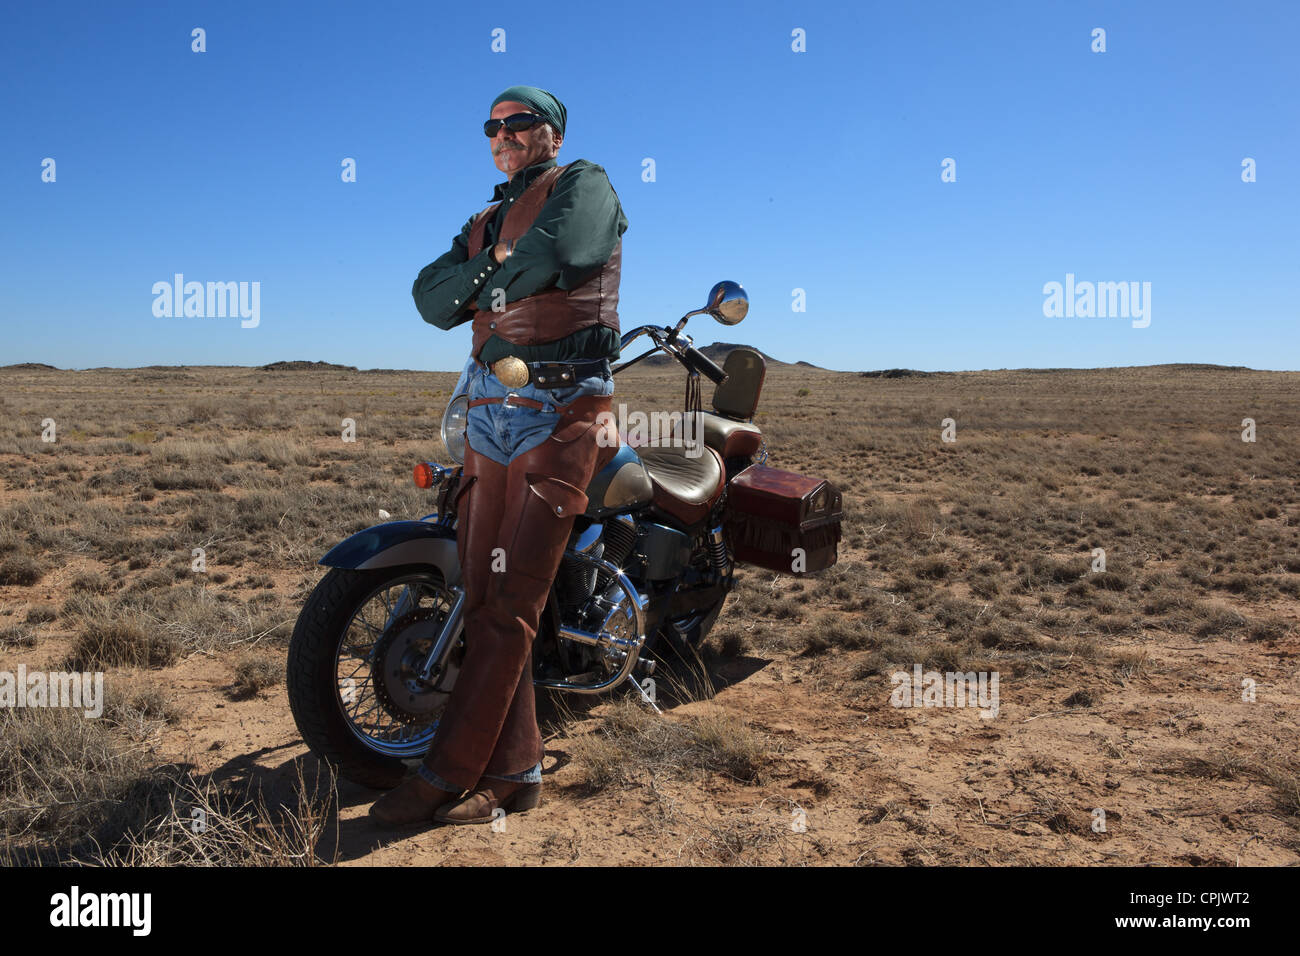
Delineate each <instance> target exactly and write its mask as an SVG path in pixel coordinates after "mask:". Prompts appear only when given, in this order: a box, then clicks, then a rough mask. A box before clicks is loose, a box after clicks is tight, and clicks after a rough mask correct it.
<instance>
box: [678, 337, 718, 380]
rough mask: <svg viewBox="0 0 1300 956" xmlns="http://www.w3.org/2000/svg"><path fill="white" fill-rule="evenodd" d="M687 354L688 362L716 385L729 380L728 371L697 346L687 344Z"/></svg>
mask: <svg viewBox="0 0 1300 956" xmlns="http://www.w3.org/2000/svg"><path fill="white" fill-rule="evenodd" d="M685 354H686V361H687V363H688V364H689V365H690V366H691V367H692V368H693V369H695V370H696V371H697V372H699V373H700V374H702V375H703V376H704V377H705V378H707V379H709V380H710V381H712V382H713V384H714V385H721V384H722V383H723V382H725V381H726V380H727V373H726V372H724V371H723V370H722V369H721V368H719V367H718V364H717V363H716V362H714V361H713V360H712V359H711V358H709V357H708V356H707V355H705V354H704V353H703V352H701V351H700V350H699V349H697V348H696V347H695V346H693V345H689V346H687V347H686V353H685Z"/></svg>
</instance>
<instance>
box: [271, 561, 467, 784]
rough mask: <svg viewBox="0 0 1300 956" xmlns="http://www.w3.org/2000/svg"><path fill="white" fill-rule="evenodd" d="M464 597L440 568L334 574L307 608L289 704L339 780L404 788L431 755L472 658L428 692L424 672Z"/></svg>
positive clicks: (290, 676)
mask: <svg viewBox="0 0 1300 956" xmlns="http://www.w3.org/2000/svg"><path fill="white" fill-rule="evenodd" d="M454 601H455V595H454V594H453V593H452V592H451V591H450V590H449V589H448V588H447V587H446V585H445V583H444V581H443V578H442V575H441V574H440V573H439V572H438V571H437V569H434V568H424V567H410V566H408V567H396V568H380V569H376V570H373V571H353V570H347V569H343V568H332V569H331V570H330V571H329V573H328V574H326V575H325V577H324V578H322V579H321V581H320V583H319V584H318V585H317V586H316V589H315V590H314V591H313V592H312V594H311V597H309V598H308V599H307V603H306V604H305V605H304V606H303V609H302V612H301V613H300V614H299V615H298V622H297V624H296V626H295V627H294V631H293V637H292V638H291V640H290V644H289V660H288V667H287V673H286V683H287V685H288V693H289V706H290V708H291V709H292V711H293V718H294V721H295V723H296V724H297V725H298V730H299V732H300V733H301V734H302V737H303V740H304V742H305V743H306V744H307V746H308V747H310V748H311V750H312V752H313V753H315V754H316V755H317V756H318V757H319V758H321V759H322V760H324V761H326V762H328V763H330V764H333V765H334V766H335V767H337V769H338V772H339V775H340V776H342V777H344V778H346V779H348V780H352V781H354V782H355V783H359V784H362V785H363V786H367V787H374V788H377V789H388V788H392V787H395V786H397V784H398V783H400V782H401V780H402V778H403V777H404V776H405V775H406V770H407V767H408V765H411V764H413V763H414V762H416V761H418V760H419V759H420V758H422V757H423V756H424V755H425V752H426V751H427V750H428V748H429V743H430V742H431V741H432V739H433V735H434V732H435V731H436V729H437V726H438V717H439V715H440V714H441V713H442V710H443V708H444V707H445V706H446V702H447V699H448V697H449V696H450V693H451V689H452V687H453V686H454V684H455V677H456V673H457V672H458V670H459V660H460V657H461V656H462V653H463V642H462V637H463V634H462V635H458V636H457V637H456V641H457V645H458V646H457V647H456V648H455V649H454V650H453V651H452V655H451V660H449V662H448V665H447V668H446V671H445V673H443V674H442V675H441V677H440V679H439V680H438V681H437V682H436V683H435V684H434V686H432V687H430V686H426V685H424V684H422V683H421V682H420V681H419V680H418V679H417V674H418V665H419V664H420V662H422V661H423V660H424V658H425V656H426V654H427V652H428V651H429V649H430V648H431V647H432V646H433V642H434V641H435V640H436V638H437V636H438V634H439V633H440V632H441V630H442V626H443V623H444V622H445V621H446V617H447V614H448V613H449V612H450V610H451V607H452V605H453V603H454Z"/></svg>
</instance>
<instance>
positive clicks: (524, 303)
mask: <svg viewBox="0 0 1300 956" xmlns="http://www.w3.org/2000/svg"><path fill="white" fill-rule="evenodd" d="M570 165H572V164H571V163H570V164H566V165H564V166H552V167H551V168H550V169H548V170H546V172H544V173H542V174H540V175H539V176H538V177H537V178H536V179H534V180H533V181H532V182H531V183H529V184H528V188H527V189H525V190H524V191H523V193H522V194H521V195H520V196H519V198H518V199H516V200H515V204H514V206H513V208H511V209H510V210H509V211H508V212H507V213H506V218H505V222H503V223H502V224H501V234H500V235H499V236H497V241H498V242H505V241H506V240H508V239H518V238H520V237H521V236H523V234H524V233H525V232H527V231H528V230H529V228H530V227H531V226H532V224H533V222H534V221H535V220H536V219H537V215H538V213H540V212H541V211H542V206H544V205H545V204H546V200H547V199H548V198H550V195H551V191H552V190H553V189H555V181H556V180H557V179H559V178H560V173H562V172H564V171H565V170H566V169H568V168H569V166H570ZM499 206H500V203H497V204H494V205H491V206H488V207H487V208H486V209H484V210H483V211H482V212H481V213H479V215H478V218H477V219H475V220H474V224H473V225H472V226H470V230H469V257H470V258H471V259H472V258H474V256H476V255H478V254H479V253H480V252H481V251H482V249H483V243H484V233H485V231H486V230H487V224H488V222H489V221H491V219H492V217H493V216H495V215H496V212H497V209H498V208H499ZM622 255H623V239H622V237H621V236H620V237H619V240H618V242H617V243H615V245H614V251H613V252H612V253H611V254H610V257H609V259H608V260H607V261H606V262H605V264H604V265H603V266H601V267H600V269H599V270H598V271H596V272H595V273H593V274H592V276H591V278H589V279H588V280H587V281H586V282H584V283H582V285H580V286H578V287H577V288H574V289H568V290H565V289H559V288H556V287H554V286H552V287H551V288H549V289H543V290H542V291H540V292H535V293H533V294H532V295H530V296H525V297H524V298H522V299H519V300H517V301H515V302H507V303H505V309H504V311H502V312H492V311H490V310H489V311H483V310H482V309H477V310H475V312H474V326H473V328H474V344H473V351H472V354H473V355H474V356H475V357H477V356H478V354H479V351H480V350H481V349H482V348H483V345H484V343H485V342H487V340H488V339H489V338H490V337H492V336H493V335H497V336H500V337H501V338H503V339H505V340H506V341H507V342H510V343H511V344H512V345H542V344H544V343H546V342H554V341H555V340H556V339H562V338H564V337H565V336H567V335H572V334H573V333H574V332H576V331H578V330H579V329H585V328H588V327H589V326H593V325H605V326H608V327H609V328H611V329H613V330H614V331H615V332H617V331H618V277H619V265H620V263H621V261H622Z"/></svg>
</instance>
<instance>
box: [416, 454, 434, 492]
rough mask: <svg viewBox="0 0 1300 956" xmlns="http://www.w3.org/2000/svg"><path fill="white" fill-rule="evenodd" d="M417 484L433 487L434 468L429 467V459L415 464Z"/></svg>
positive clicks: (419, 486)
mask: <svg viewBox="0 0 1300 956" xmlns="http://www.w3.org/2000/svg"><path fill="white" fill-rule="evenodd" d="M415 485H416V487H417V488H432V487H433V469H432V468H430V467H429V463H428V462H427V461H422V462H420V463H419V464H418V465H416V466H415Z"/></svg>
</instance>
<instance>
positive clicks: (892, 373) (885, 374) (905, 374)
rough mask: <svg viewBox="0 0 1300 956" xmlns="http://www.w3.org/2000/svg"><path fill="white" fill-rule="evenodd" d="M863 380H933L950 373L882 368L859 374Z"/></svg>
mask: <svg viewBox="0 0 1300 956" xmlns="http://www.w3.org/2000/svg"><path fill="white" fill-rule="evenodd" d="M858 374H859V375H861V376H862V377H863V378H933V377H934V376H936V375H950V374H952V373H951V372H922V371H919V370H917V369H914V368H883V369H879V370H878V371H875V372H859V373H858Z"/></svg>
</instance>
